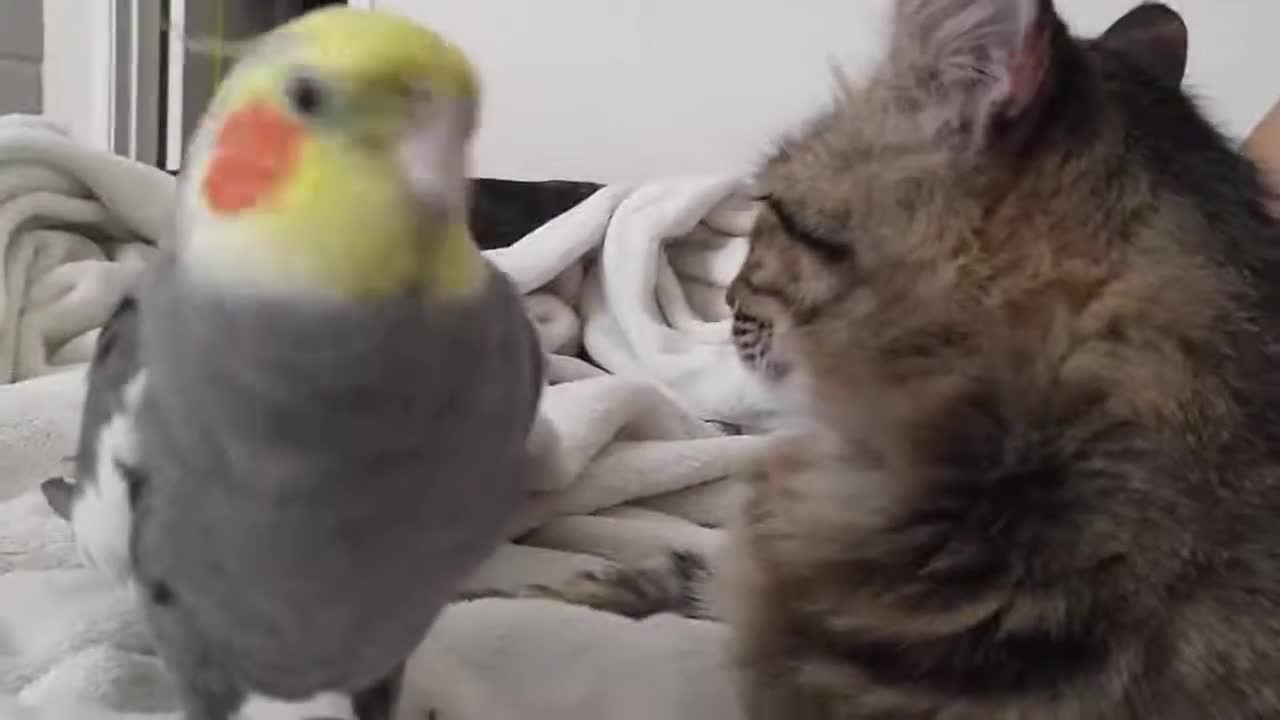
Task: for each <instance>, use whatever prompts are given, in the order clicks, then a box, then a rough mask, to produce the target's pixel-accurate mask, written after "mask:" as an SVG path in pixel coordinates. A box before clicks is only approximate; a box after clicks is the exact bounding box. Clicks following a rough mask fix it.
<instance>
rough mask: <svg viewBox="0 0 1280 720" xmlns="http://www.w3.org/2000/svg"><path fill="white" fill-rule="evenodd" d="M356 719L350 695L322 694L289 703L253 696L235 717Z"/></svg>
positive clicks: (256, 719)
mask: <svg viewBox="0 0 1280 720" xmlns="http://www.w3.org/2000/svg"><path fill="white" fill-rule="evenodd" d="M316 718H324V719H325V720H330V718H332V720H357V719H356V710H355V705H354V704H353V703H352V702H351V696H350V695H347V694H345V693H320V694H318V695H313V696H312V697H310V698H308V699H307V700H302V701H297V702H286V701H284V700H276V699H274V698H269V697H265V696H262V695H250V696H249V699H248V700H246V701H245V703H244V704H243V705H241V706H240V711H239V712H237V713H236V716H235V718H234V720H315V719H316Z"/></svg>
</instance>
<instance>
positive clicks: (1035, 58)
mask: <svg viewBox="0 0 1280 720" xmlns="http://www.w3.org/2000/svg"><path fill="white" fill-rule="evenodd" d="M1051 37H1052V34H1051V33H1050V32H1049V28H1048V25H1047V24H1046V23H1045V22H1044V20H1043V19H1037V20H1036V21H1035V22H1034V23H1032V24H1031V27H1029V28H1027V32H1026V34H1025V35H1024V36H1023V39H1022V45H1021V47H1019V48H1018V52H1017V54H1016V55H1014V58H1013V64H1012V66H1011V67H1010V68H1009V89H1008V93H1009V94H1008V97H1007V98H1005V101H1004V112H1005V114H1007V115H1011V116H1012V115H1019V114H1021V113H1022V112H1024V111H1026V110H1027V108H1028V107H1030V106H1031V105H1032V104H1033V103H1034V102H1035V101H1036V98H1037V97H1038V96H1039V95H1040V91H1041V89H1042V88H1043V86H1044V82H1045V76H1046V75H1047V74H1048V70H1049V58H1050V56H1051V52H1050V50H1051V48H1050V42H1051V41H1050V38H1051Z"/></svg>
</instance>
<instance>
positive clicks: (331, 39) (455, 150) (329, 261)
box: [176, 7, 486, 301]
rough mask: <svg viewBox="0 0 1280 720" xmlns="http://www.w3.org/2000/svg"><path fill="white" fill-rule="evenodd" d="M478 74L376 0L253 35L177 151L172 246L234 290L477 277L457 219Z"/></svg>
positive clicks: (452, 283)
mask: <svg viewBox="0 0 1280 720" xmlns="http://www.w3.org/2000/svg"><path fill="white" fill-rule="evenodd" d="M478 105H479V84H478V81H477V78H476V74H475V71H474V69H473V68H472V66H471V64H470V63H469V61H468V60H467V58H466V56H465V55H464V54H463V53H462V51H461V50H459V49H458V48H457V47H455V46H454V45H452V44H450V43H449V42H447V41H446V40H444V39H443V38H441V37H440V36H438V35H436V34H435V33H433V32H431V31H430V30H428V29H426V28H424V27H422V26H420V25H418V24H416V23H414V22H413V21H411V20H408V19H406V18H402V17H398V16H395V15H391V14H388V13H381V12H372V11H362V10H353V9H349V8H345V7H336V8H332V9H324V10H319V11H313V12H311V13H309V14H307V15H304V16H302V17H301V18H299V19H297V20H295V21H293V22H291V23H288V24H286V25H283V26H281V27H280V28H279V29H277V30H275V31H273V32H271V33H270V34H268V35H266V36H264V37H263V38H260V39H259V40H257V41H255V42H254V43H253V44H252V46H251V48H250V49H249V51H248V52H247V53H246V54H245V56H244V57H243V58H242V59H241V60H240V62H239V63H238V64H237V65H236V67H235V68H234V69H233V71H232V72H231V74H230V75H229V76H228V77H227V79H226V81H225V82H224V83H223V85H222V87H221V89H220V90H219V92H218V94H217V96H216V97H215V98H214V100H213V102H212V104H211V106H210V109H209V111H208V113H207V114H206V116H205V118H204V121H203V123H202V125H201V127H200V129H199V130H198V132H197V134H196V138H195V140H194V141H193V143H192V145H191V150H190V154H189V156H188V158H187V160H186V163H187V166H186V168H185V169H184V177H183V183H182V196H181V203H180V207H179V218H178V228H179V233H178V236H179V237H178V242H177V243H176V245H177V248H176V249H177V252H178V254H179V258H180V261H181V262H182V263H183V264H184V265H185V266H186V269H187V270H188V271H189V272H190V274H191V276H192V277H194V278H198V279H201V280H208V281H210V282H212V283H214V284H215V285H216V286H217V287H219V288H222V289H228V290H235V291H244V292H266V293H286V294H294V295H297V294H302V295H315V296H319V297H325V296H327V297H330V298H334V299H339V300H354V301H366V300H368V301H376V300H378V299H379V298H383V297H387V296H390V295H392V294H396V293H401V292H403V291H405V290H408V289H414V288H416V289H421V290H422V291H423V292H424V293H425V294H427V295H428V296H431V297H440V296H449V295H457V294H465V293H467V292H469V291H471V290H473V289H475V288H476V287H478V286H479V285H480V284H481V280H482V278H483V277H484V271H485V267H486V266H485V263H484V260H483V258H482V257H481V256H480V253H479V250H478V249H477V248H476V246H475V244H474V242H473V241H472V239H471V237H470V234H469V232H468V230H467V226H466V215H467V182H468V181H467V153H468V145H469V141H470V138H471V135H472V133H473V130H474V128H475V125H476V121H477V114H478Z"/></svg>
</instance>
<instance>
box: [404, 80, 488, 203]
mask: <svg viewBox="0 0 1280 720" xmlns="http://www.w3.org/2000/svg"><path fill="white" fill-rule="evenodd" d="M475 116H476V111H475V104H474V103H472V102H470V101H468V100H462V99H454V98H435V99H433V100H430V101H424V102H422V103H420V104H418V105H417V106H415V107H414V109H413V115H412V118H411V119H410V122H409V127H408V132H407V134H406V135H405V137H404V139H403V141H402V143H401V146H400V161H401V165H402V166H403V168H404V173H405V177H406V179H407V180H408V183H409V188H410V191H411V192H412V193H413V194H414V195H415V196H416V197H417V198H418V199H419V201H420V202H421V203H422V206H423V207H424V208H425V209H426V210H427V212H429V213H431V214H433V215H436V216H437V217H441V218H442V219H444V220H459V221H463V220H465V219H466V214H467V208H468V198H467V188H468V187H469V182H470V180H469V177H468V170H469V166H470V162H469V155H470V140H471V135H472V133H473V131H474V129H475Z"/></svg>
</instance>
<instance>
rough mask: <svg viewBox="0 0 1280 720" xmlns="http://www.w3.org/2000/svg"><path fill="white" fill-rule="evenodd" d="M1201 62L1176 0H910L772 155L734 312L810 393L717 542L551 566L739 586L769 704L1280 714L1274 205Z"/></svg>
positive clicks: (652, 605)
mask: <svg viewBox="0 0 1280 720" xmlns="http://www.w3.org/2000/svg"><path fill="white" fill-rule="evenodd" d="M1186 61H1187V29H1186V27H1185V25H1184V24H1183V21H1182V19H1181V18H1180V17H1179V16H1178V15H1177V13H1176V12H1174V11H1173V10H1171V9H1169V8H1168V7H1165V6H1163V5H1157V4H1148V5H1141V6H1139V7H1137V8H1135V9H1133V10H1132V11H1131V12H1129V13H1128V14H1127V15H1125V16H1124V17H1123V18H1122V19H1121V20H1119V21H1118V22H1116V23H1115V24H1114V25H1112V26H1111V28H1110V29H1108V30H1107V31H1106V32H1104V33H1103V34H1102V35H1100V36H1098V37H1096V38H1093V39H1081V38H1078V37H1076V36H1074V35H1073V34H1072V33H1071V32H1070V31H1069V30H1068V29H1067V27H1066V25H1065V23H1064V22H1063V21H1062V20H1061V18H1060V17H1059V15H1058V14H1057V12H1056V10H1055V8H1054V5H1053V3H1052V2H1050V1H1049V0H897V1H896V2H895V4H894V7H893V25H892V30H891V33H890V40H889V47H888V52H887V55H886V58H885V60H884V61H883V63H882V65H881V66H880V67H879V69H878V70H877V71H876V72H874V73H873V74H872V75H871V77H870V78H868V79H866V80H865V81H863V82H862V83H860V84H858V85H856V86H855V85H854V84H853V83H845V84H844V86H843V87H842V90H841V93H840V97H839V98H838V99H837V101H836V102H835V103H834V107H833V108H832V109H830V111H828V112H825V113H823V114H820V115H819V116H817V117H816V118H815V119H813V121H812V122H810V123H809V124H808V125H807V126H806V127H804V128H801V129H800V130H799V131H797V132H796V133H795V134H794V135H793V136H791V137H790V138H788V139H786V140H784V141H783V142H781V143H780V144H779V146H778V147H777V150H776V152H775V153H774V154H773V155H772V157H771V158H769V159H768V161H767V162H766V163H765V164H764V166H763V168H762V169H761V171H760V173H759V184H760V187H761V189H762V197H761V204H762V210H761V213H760V217H759V219H758V221H757V224H756V227H755V229H754V231H753V233H752V237H751V248H750V252H749V254H748V257H747V259H746V262H745V264H744V267H743V269H742V270H741V272H740V274H739V276H738V278H737V279H736V280H735V282H734V284H733V285H732V287H731V288H730V301H731V304H732V306H733V307H734V309H735V321H734V331H733V337H734V341H735V343H736V344H737V346H738V349H739V355H740V357H741V359H742V361H743V362H745V363H747V364H748V365H749V366H750V367H752V368H754V369H756V370H757V371H758V372H759V373H760V375H761V376H763V377H765V378H767V379H768V380H769V382H770V384H771V385H772V386H773V387H775V388H776V389H778V391H779V392H780V393H781V394H782V396H783V397H786V398H788V399H789V402H790V404H791V405H793V406H794V412H795V416H796V419H795V422H794V425H793V426H792V428H791V429H790V431H784V432H782V433H780V434H779V435H778V437H777V439H776V446H775V450H774V452H773V453H772V455H771V457H770V458H769V460H768V461H767V462H766V463H765V464H764V465H763V467H762V468H761V469H760V470H759V471H758V472H757V473H756V475H755V477H754V478H752V480H751V482H750V485H751V488H750V496H749V499H748V500H747V502H746V505H745V507H744V509H743V516H742V519H741V522H740V524H739V526H738V527H736V528H735V529H734V530H733V537H734V542H733V548H732V549H731V550H730V551H729V552H728V553H727V554H726V556H725V558H724V559H723V563H724V567H723V568H721V567H720V565H719V563H718V562H717V563H716V564H709V560H708V559H707V558H700V557H696V556H692V557H691V556H689V555H688V554H687V553H685V554H681V555H679V556H673V557H669V558H664V559H661V561H659V562H657V563H655V564H653V565H651V566H646V567H641V568H631V569H625V568H624V569H622V570H619V571H616V572H610V573H605V574H603V575H596V576H585V577H580V578H577V579H575V580H574V581H573V582H572V583H570V584H568V585H566V586H564V587H560V588H545V589H544V590H545V591H546V593H547V594H552V595H555V596H557V597H561V598H562V599H566V600H569V601H572V602H581V603H585V604H588V605H593V606H595V607H598V608H602V609H620V610H621V611H623V612H625V613H627V614H630V615H639V614H644V613H650V612H660V611H670V610H674V611H680V612H696V611H698V609H699V608H700V607H701V606H703V605H705V602H703V601H702V598H700V591H699V589H698V588H699V587H700V586H701V584H702V583H704V582H714V583H715V584H716V585H719V586H720V587H721V589H722V590H723V592H719V593H718V594H717V595H716V597H715V598H713V599H718V600H722V601H724V602H725V603H727V605H726V607H725V609H724V612H725V613H726V617H728V619H729V621H730V622H731V623H733V626H734V635H735V638H736V644H737V649H736V658H737V662H738V665H739V671H740V672H739V675H740V678H741V687H742V699H743V704H744V707H745V709H746V714H747V716H748V717H750V718H752V720H780V719H782V718H793V719H795V720H837V719H839V720H867V719H872V718H877V719H878V718H884V719H889V718H893V719H905V720H912V719H917V718H919V719H924V718H938V719H940V720H1006V719H1009V720H1012V719H1020V720H1042V719H1044V720H1048V719H1050V718H1053V719H1063V720H1067V719H1076V718H1079V719H1088V720H1111V719H1114V720H1137V719H1139V718H1159V719H1160V720H1193V719H1194V720H1206V719H1208V718H1214V719H1216V720H1233V719H1239V720H1244V719H1249V718H1277V717H1280V226H1278V225H1277V224H1276V222H1275V221H1273V220H1272V219H1271V218H1270V217H1269V216H1268V213H1267V204H1268V203H1269V202H1270V201H1271V200H1272V198H1271V197H1269V195H1268V193H1267V191H1266V190H1265V189H1264V186H1263V184H1262V181H1261V179H1260V174H1259V172H1258V170H1257V168H1256V167H1254V166H1253V165H1252V164H1251V163H1250V162H1249V161H1248V160H1246V159H1245V158H1244V157H1243V156H1242V155H1240V154H1239V153H1238V152H1237V151H1236V149H1235V148H1234V147H1233V145H1232V143H1230V142H1229V141H1228V140H1227V139H1226V138H1225V137H1224V136H1223V135H1222V134H1221V133H1220V132H1219V131H1218V130H1217V129H1215V128H1214V126H1213V125H1212V124H1211V123H1210V122H1209V121H1207V120H1206V118H1205V116H1204V114H1203V113H1202V112H1201V111H1200V110H1199V109H1198V107H1197V105H1196V103H1195V102H1194V101H1193V100H1192V99H1190V98H1189V97H1188V96H1187V94H1186V93H1185V91H1184V90H1183V89H1182V87H1181V84H1182V79H1183V75H1184V72H1185V69H1186ZM710 568H714V569H715V572H714V573H713V574H714V575H715V576H717V577H715V578H714V580H712V581H708V580H707V579H706V575H707V574H708V573H709V572H710ZM716 612H719V611H716Z"/></svg>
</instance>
